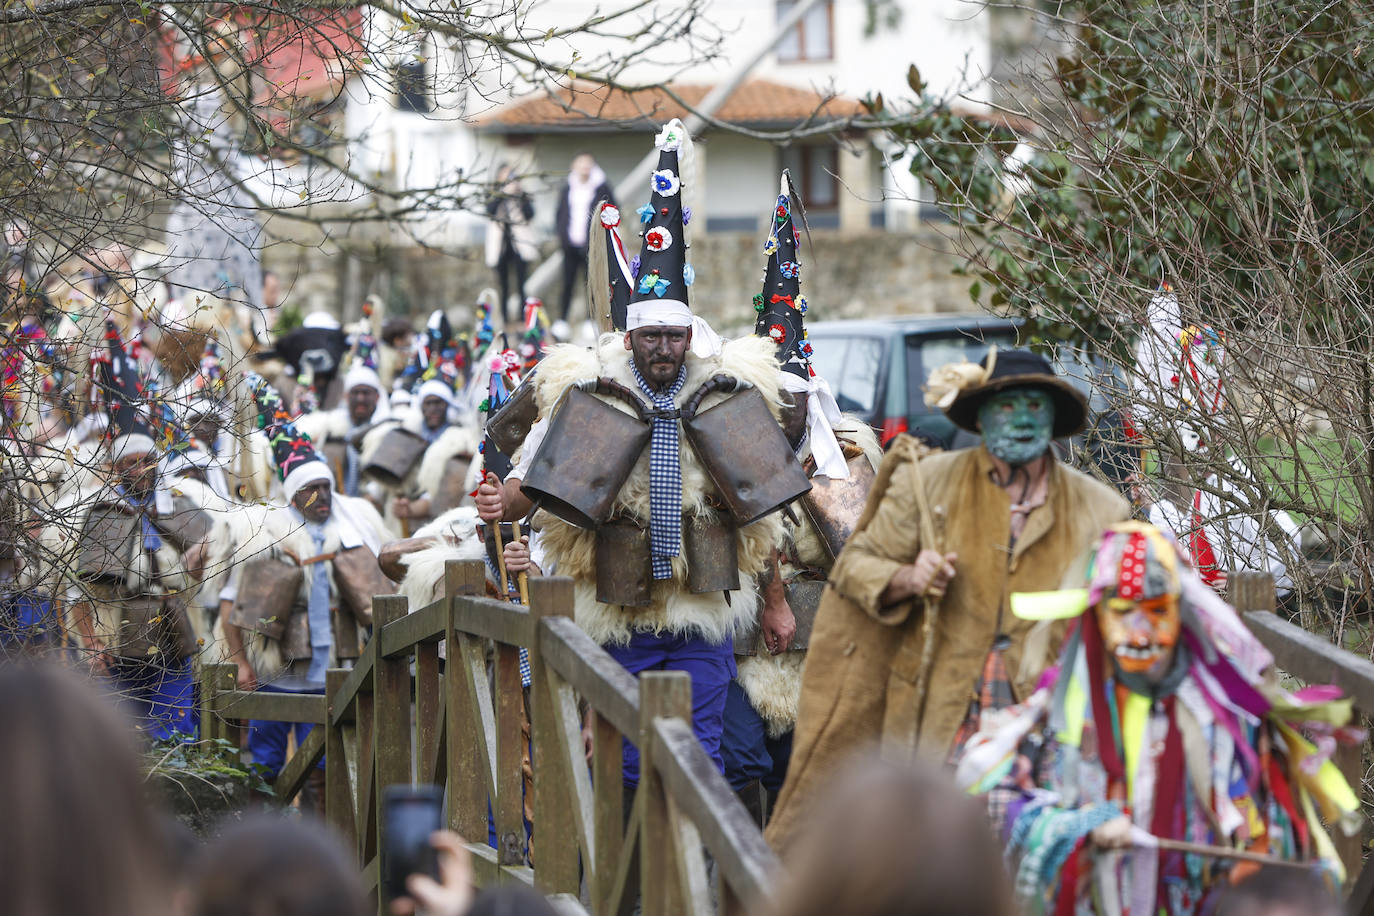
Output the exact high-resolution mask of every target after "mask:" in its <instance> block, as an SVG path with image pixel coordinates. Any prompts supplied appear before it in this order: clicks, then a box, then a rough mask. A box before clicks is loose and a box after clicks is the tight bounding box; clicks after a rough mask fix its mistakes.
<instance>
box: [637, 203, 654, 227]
mask: <svg viewBox="0 0 1374 916" xmlns="http://www.w3.org/2000/svg"><path fill="white" fill-rule="evenodd" d="M635 212H636V213H638V214H639V221H640V222H641V223H647V222H651V221H652V220H653V218H654V205H653V204H645V205H644V206H642V207H640V208H639V209H638V210H636V211H635Z"/></svg>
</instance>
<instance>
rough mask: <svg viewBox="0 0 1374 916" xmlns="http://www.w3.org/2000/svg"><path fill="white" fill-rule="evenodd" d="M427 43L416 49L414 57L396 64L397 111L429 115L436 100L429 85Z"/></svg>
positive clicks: (408, 57) (406, 58)
mask: <svg viewBox="0 0 1374 916" xmlns="http://www.w3.org/2000/svg"><path fill="white" fill-rule="evenodd" d="M426 50H427V48H426V47H425V43H421V44H420V46H419V47H418V48H416V49H415V54H414V55H413V56H407V57H405V58H403V59H402V60H401V61H400V63H398V64H396V70H395V74H396V110H397V111H409V112H414V113H415V114H429V112H431V111H433V110H434V100H433V98H432V95H433V94H432V93H431V92H430V85H429V55H428V54H426V53H425V52H426Z"/></svg>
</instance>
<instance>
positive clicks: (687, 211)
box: [682, 207, 692, 226]
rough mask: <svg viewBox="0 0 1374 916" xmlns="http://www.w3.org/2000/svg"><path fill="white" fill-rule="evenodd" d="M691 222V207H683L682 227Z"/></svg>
mask: <svg viewBox="0 0 1374 916" xmlns="http://www.w3.org/2000/svg"><path fill="white" fill-rule="evenodd" d="M691 221H692V208H691V207H683V208H682V225H684V226H685V225H687V224H688V223H690V222H691Z"/></svg>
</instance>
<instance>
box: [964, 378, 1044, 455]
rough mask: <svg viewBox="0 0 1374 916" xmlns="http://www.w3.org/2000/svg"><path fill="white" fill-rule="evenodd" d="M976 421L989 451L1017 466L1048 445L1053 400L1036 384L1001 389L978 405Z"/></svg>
mask: <svg viewBox="0 0 1374 916" xmlns="http://www.w3.org/2000/svg"><path fill="white" fill-rule="evenodd" d="M978 425H979V427H980V428H981V429H982V431H983V443H984V444H985V445H987V447H988V451H989V452H992V454H994V455H996V456H997V457H998V458H1001V459H1002V460H1003V461H1005V462H1006V463H1007V464H1009V465H1011V466H1012V467H1014V468H1019V467H1021V466H1023V465H1026V464H1029V463H1030V462H1032V461H1034V460H1035V459H1037V458H1039V457H1040V456H1041V455H1043V454H1044V453H1045V449H1047V448H1049V447H1050V433H1051V431H1052V430H1053V429H1054V401H1053V399H1051V398H1050V396H1049V394H1047V393H1046V392H1044V391H1040V390H1038V389H1035V388H1014V389H1012V390H1010V391H1000V392H998V393H997V394H994V395H993V396H992V397H990V398H988V399H987V400H986V401H984V402H983V406H982V407H980V408H979V409H978Z"/></svg>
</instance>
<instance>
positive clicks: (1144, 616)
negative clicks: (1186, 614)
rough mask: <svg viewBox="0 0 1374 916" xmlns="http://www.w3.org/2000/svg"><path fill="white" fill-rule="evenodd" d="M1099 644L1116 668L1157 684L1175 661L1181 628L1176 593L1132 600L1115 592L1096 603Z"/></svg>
mask: <svg viewBox="0 0 1374 916" xmlns="http://www.w3.org/2000/svg"><path fill="white" fill-rule="evenodd" d="M1096 613H1097V626H1098V628H1099V629H1100V630H1101V631H1102V644H1103V646H1104V647H1105V648H1106V650H1107V654H1108V655H1109V656H1111V659H1112V661H1113V662H1114V663H1115V664H1116V666H1117V667H1118V668H1120V669H1121V670H1122V671H1124V672H1125V673H1127V674H1137V675H1143V676H1144V677H1145V678H1146V680H1148V681H1149V682H1150V683H1152V684H1157V683H1159V682H1160V681H1161V680H1163V678H1164V676H1165V675H1166V674H1168V673H1169V669H1170V668H1171V667H1172V666H1173V663H1174V650H1175V648H1176V647H1177V646H1178V636H1179V632H1180V630H1181V628H1182V623H1181V621H1180V619H1179V612H1178V596H1177V595H1160V596H1158V597H1155V598H1142V599H1140V600H1138V601H1132V600H1131V599H1129V598H1119V597H1117V596H1116V595H1109V596H1105V597H1103V599H1102V600H1101V601H1099V602H1098V604H1097V611H1096Z"/></svg>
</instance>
